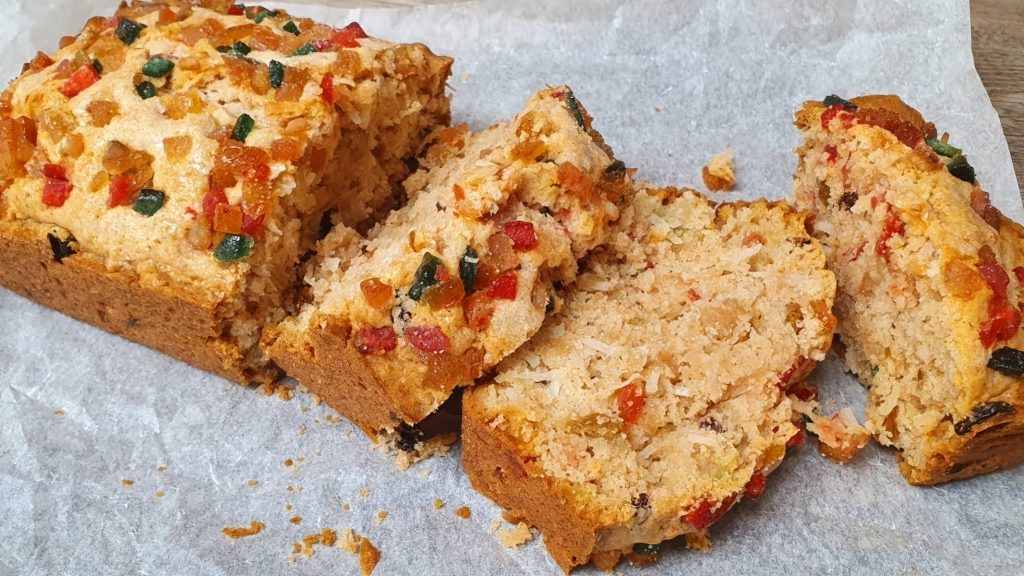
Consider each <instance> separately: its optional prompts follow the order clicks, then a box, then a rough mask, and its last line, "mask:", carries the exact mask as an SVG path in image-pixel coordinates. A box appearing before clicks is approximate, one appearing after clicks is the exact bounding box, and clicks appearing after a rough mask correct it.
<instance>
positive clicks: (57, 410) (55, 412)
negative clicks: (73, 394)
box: [53, 408, 67, 416]
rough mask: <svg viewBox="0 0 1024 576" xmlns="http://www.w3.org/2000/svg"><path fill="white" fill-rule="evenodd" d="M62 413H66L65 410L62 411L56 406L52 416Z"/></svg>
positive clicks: (61, 414)
mask: <svg viewBox="0 0 1024 576" xmlns="http://www.w3.org/2000/svg"><path fill="white" fill-rule="evenodd" d="M64 414H67V412H64V411H63V410H61V409H60V408H57V409H56V410H54V411H53V415H54V416H63V415H64Z"/></svg>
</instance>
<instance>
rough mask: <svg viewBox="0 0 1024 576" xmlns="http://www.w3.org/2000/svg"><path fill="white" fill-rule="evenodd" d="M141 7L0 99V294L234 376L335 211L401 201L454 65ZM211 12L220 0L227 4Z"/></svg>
mask: <svg viewBox="0 0 1024 576" xmlns="http://www.w3.org/2000/svg"><path fill="white" fill-rule="evenodd" d="M208 4H211V8H203V7H200V6H193V5H192V4H190V3H188V2H171V3H167V4H160V3H150V2H136V3H135V4H133V5H131V6H122V7H121V8H120V9H119V10H118V11H117V13H116V15H115V16H114V17H113V18H101V17H96V18H92V19H90V20H89V21H88V23H87V24H86V25H85V27H84V28H83V30H82V31H81V33H80V34H78V35H77V36H76V37H71V38H68V39H66V41H64V42H62V48H61V49H60V50H59V51H58V52H57V53H55V54H53V55H50V56H48V55H45V54H42V53H40V54H39V55H37V56H36V58H35V59H34V60H33V61H32V62H30V63H29V64H28V65H26V69H25V71H24V73H23V74H22V75H21V77H19V78H18V79H16V80H15V81H14V82H13V83H12V84H11V86H10V87H8V89H7V90H6V91H4V92H3V94H2V96H0V156H2V158H0V284H2V285H3V286H5V287H7V288H9V289H11V290H13V291H15V292H17V293H19V294H22V295H24V296H28V297H30V298H33V299H35V300H37V301H39V302H40V303H42V304H44V305H47V306H50V307H53V308H55V309H57V310H59V311H62V312H64V313H66V314H68V315H71V316H74V317H76V318H79V319H82V320H84V321H87V322H89V323H92V324H95V325H97V326H100V327H102V328H105V329H107V330H109V331H111V332H114V333H117V334H121V335H123V336H126V337H128V338H131V339H133V340H136V341H139V342H141V343H143V344H146V345H148V346H151V347H154V348H157V349H159V350H162V351H164V352H167V353H169V354H171V355H174V356H176V357H178V358H180V359H182V360H185V361H187V362H190V363H193V364H195V365H197V366H199V367H201V368H205V369H207V370H210V371H212V372H216V373H218V374H220V375H222V376H225V377H227V378H230V379H233V380H236V381H239V382H251V381H266V380H268V379H271V378H274V377H275V376H276V374H277V370H276V369H275V368H274V367H273V366H272V365H271V364H270V363H269V361H268V358H267V357H266V356H265V355H264V354H263V353H262V351H261V349H260V348H259V346H258V345H257V344H258V342H259V338H260V332H261V328H262V326H263V325H265V324H266V323H268V322H277V321H280V320H281V319H282V318H283V317H284V316H285V315H286V314H288V313H290V312H293V311H294V300H295V292H296V291H295V289H294V287H295V286H296V284H297V283H298V282H299V281H300V278H299V264H300V262H301V260H302V259H303V258H304V255H305V254H306V253H307V252H308V251H309V250H311V249H312V248H313V247H314V245H315V243H316V241H317V239H318V238H319V236H320V228H321V221H322V220H323V219H324V218H325V215H329V216H330V217H333V219H334V220H335V221H337V222H340V223H342V224H344V225H348V226H357V225H360V224H363V223H364V222H365V221H367V220H368V219H371V218H373V217H374V216H375V215H377V214H378V213H379V212H380V211H381V210H384V209H386V208H389V207H390V204H391V203H392V197H393V194H394V192H395V190H396V188H395V187H396V186H397V185H398V183H399V182H400V181H401V179H403V178H404V177H405V175H406V174H407V173H408V171H409V169H408V167H407V166H406V163H405V162H404V160H405V159H407V158H408V157H410V156H412V155H413V154H414V153H415V152H416V150H417V149H418V148H419V146H420V143H421V141H422V139H423V137H424V136H425V135H426V134H427V133H428V132H429V131H430V130H432V129H433V128H435V127H437V126H438V125H446V124H447V122H448V99H447V97H446V96H445V87H444V83H445V80H446V78H447V76H448V72H449V68H450V65H451V61H450V59H447V58H442V57H437V56H434V55H433V54H431V53H430V51H429V50H428V49H426V48H425V47H424V46H421V45H396V44H391V43H389V42H385V41H382V40H378V39H375V38H369V37H367V36H366V34H365V33H363V32H362V29H361V28H359V26H358V24H352V25H350V26H347V27H345V28H343V29H340V30H337V29H334V28H331V27H330V26H326V25H324V24H318V23H316V22H313V21H311V20H308V19H304V18H293V17H290V16H289V15H288V14H287V13H285V12H283V11H274V12H270V11H266V10H264V9H262V8H259V7H249V8H246V9H244V10H243V9H241V8H239V7H232V5H231V4H230V3H224V2H217V3H212V2H211V3H208ZM213 4H217V5H221V6H220V8H219V9H214V8H213V7H212V5H213Z"/></svg>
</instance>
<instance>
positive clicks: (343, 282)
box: [268, 87, 629, 438]
mask: <svg viewBox="0 0 1024 576" xmlns="http://www.w3.org/2000/svg"><path fill="white" fill-rule="evenodd" d="M432 141H433V142H434V145H433V146H431V147H430V148H428V150H427V151H426V152H425V153H424V154H423V159H422V163H423V168H424V169H423V170H422V171H421V172H419V173H417V174H415V175H413V176H411V177H410V179H409V181H408V182H407V184H406V187H407V192H408V195H409V198H410V200H409V204H408V205H407V206H405V207H404V208H402V209H400V210H398V211H396V212H394V213H392V214H391V215H390V216H389V217H388V219H387V220H386V221H385V222H384V223H382V224H381V225H380V226H379V227H378V228H376V229H374V230H373V231H371V233H370V234H369V236H368V238H367V239H366V240H365V241H361V242H360V241H358V240H356V239H354V238H352V236H351V235H350V234H349V233H348V232H346V231H344V230H343V231H338V232H335V233H332V234H331V235H329V236H328V237H327V238H325V239H324V241H323V242H322V243H321V246H320V249H319V250H318V252H319V254H318V256H317V261H318V266H317V267H316V268H314V269H312V270H311V271H310V272H309V274H307V282H308V283H309V285H310V287H311V293H312V301H311V302H310V303H309V305H307V306H305V307H304V308H303V310H302V312H301V314H299V315H298V317H297V318H294V319H289V320H286V321H285V322H283V323H282V324H281V325H280V327H279V329H278V330H276V331H275V333H274V334H272V335H270V336H269V337H268V346H269V348H270V353H271V355H272V356H273V358H274V360H275V361H276V362H278V363H279V364H280V365H281V366H282V367H283V368H284V369H285V370H286V371H287V372H288V373H289V374H291V375H292V376H295V377H296V378H297V379H298V380H299V381H301V382H302V383H303V384H305V385H306V386H308V387H309V388H310V389H311V390H313V391H314V392H316V393H317V394H319V395H320V396H321V397H322V398H323V399H324V400H325V401H326V402H327V403H328V404H330V405H331V406H332V407H334V408H335V409H336V410H338V411H340V412H341V413H343V414H344V415H346V416H347V417H348V418H349V419H351V420H352V421H353V422H355V423H357V424H358V425H359V426H360V427H361V428H362V429H363V430H364V431H366V432H367V433H368V434H370V435H371V436H373V437H375V438H376V437H378V435H379V434H380V433H381V432H384V433H385V434H389V433H394V432H395V431H400V430H404V429H405V428H406V427H408V426H411V425H415V424H416V423H418V422H420V421H421V420H423V419H424V418H425V417H426V416H427V415H429V414H430V413H431V412H433V411H434V410H435V409H436V408H437V407H438V406H440V405H441V403H442V402H443V401H444V400H445V399H446V398H448V397H449V396H450V395H451V393H452V391H453V389H455V388H456V387H459V386H464V385H467V384H470V383H472V382H473V381H474V379H475V378H477V377H479V376H480V374H481V373H482V372H483V371H485V370H487V369H488V368H490V367H492V366H494V365H495V364H496V363H497V362H499V361H500V360H501V359H503V358H504V357H505V356H507V355H508V354H510V353H511V352H513V351H514V350H515V349H516V348H518V347H519V346H520V345H522V344H523V342H525V341H526V340H527V339H528V338H530V337H531V336H532V335H533V334H534V333H535V332H536V331H537V329H538V328H539V327H540V325H541V323H542V322H543V321H544V319H545V317H546V316H547V314H548V313H549V312H550V310H551V309H552V308H553V307H554V306H556V303H557V302H556V300H557V294H556V292H557V287H558V286H564V285H567V284H569V283H571V282H572V281H573V280H574V279H575V277H576V273H577V265H576V262H577V260H578V259H579V258H581V257H582V256H583V255H585V254H586V253H587V252H588V251H589V250H590V249H592V248H593V247H594V246H596V245H598V244H599V243H600V242H601V241H602V240H603V239H604V235H605V229H606V227H607V224H608V222H610V221H612V220H614V219H615V218H616V217H617V214H618V211H617V208H616V206H615V203H614V201H615V200H616V199H617V196H618V195H619V194H620V191H621V190H623V189H624V188H625V186H626V183H627V181H628V178H629V175H628V173H627V170H626V169H625V167H624V166H623V165H622V163H621V162H616V161H615V160H614V158H613V157H612V156H611V154H610V152H609V151H608V150H607V148H606V147H605V146H604V145H603V142H602V140H601V138H600V135H599V134H598V133H597V132H595V131H594V130H593V128H592V126H591V119H590V117H589V116H588V115H587V114H586V112H585V110H584V109H583V108H582V107H581V106H580V104H579V103H578V102H577V100H576V98H575V96H574V95H573V93H572V92H571V91H570V90H569V89H568V88H564V87H563V88H552V89H547V90H544V91H542V92H540V93H538V94H536V95H534V96H533V97H532V98H530V99H529V101H528V102H527V104H526V107H525V109H524V110H523V112H522V113H520V114H519V116H517V117H516V118H515V119H513V120H512V121H510V122H507V123H504V124H498V125H495V126H492V127H491V128H489V129H487V130H485V131H483V132H480V133H476V134H468V133H466V131H465V129H464V127H454V128H450V129H446V130H442V131H441V132H440V133H438V134H435V135H434V136H433V137H432ZM353 254H354V255H355V256H354V257H353Z"/></svg>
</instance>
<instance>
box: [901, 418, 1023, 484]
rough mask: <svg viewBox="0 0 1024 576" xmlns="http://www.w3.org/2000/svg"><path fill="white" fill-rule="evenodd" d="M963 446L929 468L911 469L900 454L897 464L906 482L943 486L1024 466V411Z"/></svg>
mask: <svg viewBox="0 0 1024 576" xmlns="http://www.w3.org/2000/svg"><path fill="white" fill-rule="evenodd" d="M990 422H991V423H990V425H989V426H988V427H986V428H984V429H980V430H978V431H976V432H974V435H973V437H971V438H970V439H969V440H967V441H966V442H963V443H959V442H957V443H955V445H951V446H949V450H948V451H946V452H939V453H936V454H933V455H932V456H931V458H929V460H928V466H927V467H926V468H913V467H911V466H909V465H908V464H907V463H906V462H904V461H903V459H902V458H901V457H900V455H899V454H897V456H896V461H897V462H898V463H899V465H900V472H902V473H903V477H904V478H906V479H907V482H909V483H911V484H914V485H919V486H923V485H930V484H941V483H943V482H950V481H953V480H964V479H966V478H970V477H972V476H978V475H979V474H988V473H989V472H996V471H998V470H1004V469H1006V468H1012V467H1014V466H1017V465H1018V464H1021V463H1024V410H1022V409H1020V408H1019V407H1018V409H1017V411H1016V412H1015V413H1014V414H1011V415H1006V416H1004V417H1001V418H999V419H994V420H992V421H990Z"/></svg>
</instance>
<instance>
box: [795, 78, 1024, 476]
mask: <svg viewBox="0 0 1024 576" xmlns="http://www.w3.org/2000/svg"><path fill="white" fill-rule="evenodd" d="M796 125H797V127H798V128H799V130H800V131H801V132H802V134H803V138H804V141H803V144H802V145H801V146H800V148H799V149H798V150H797V155H798V157H799V167H798V170H797V174H796V178H795V185H794V186H795V189H794V193H795V195H796V197H797V200H798V202H799V203H800V204H801V205H802V206H803V207H805V208H806V209H807V210H809V211H812V212H813V213H815V215H816V233H817V235H818V237H819V238H820V240H821V242H822V243H823V244H824V245H825V247H826V253H827V254H828V259H829V265H830V267H831V269H832V270H833V271H834V272H835V274H836V276H837V280H838V284H839V295H838V296H837V299H836V315H837V317H838V319H839V325H838V328H837V332H838V333H839V334H840V338H841V342H842V345H841V346H840V347H839V348H840V350H839V351H840V352H841V353H842V355H843V356H844V358H845V362H846V365H847V366H848V367H849V368H850V370H852V371H853V372H854V373H855V374H856V375H857V376H858V377H859V379H860V381H861V382H862V383H863V384H864V386H866V387H867V388H868V399H867V408H866V412H867V413H866V421H867V427H868V428H869V429H870V430H871V432H872V434H873V435H874V436H875V437H876V438H877V439H878V441H879V442H881V443H882V444H884V445H887V446H892V447H894V448H895V449H896V450H897V459H898V461H899V465H900V470H901V471H902V472H903V475H904V477H906V479H907V481H908V482H910V483H912V484H935V483H938V482H945V481H948V480H956V479H960V478H968V477H971V476H974V475H977V474H983V473H986V472H991V471H994V470H998V469H1001V468H1005V467H1007V466H1012V465H1015V464H1017V463H1019V462H1021V460H1024V392H1022V390H1024V389H1022V387H1021V376H1022V375H1024V334H1021V332H1020V330H1019V328H1020V302H1021V299H1022V297H1024V229H1022V228H1021V226H1019V225H1018V224H1016V223H1014V222H1012V221H1010V220H1008V219H1007V218H1006V217H1004V216H1003V215H1002V214H1001V213H1000V212H999V210H997V209H996V208H995V207H993V206H992V204H991V203H990V201H989V197H988V194H987V193H985V192H984V191H983V190H982V188H981V187H980V185H979V183H978V181H977V180H976V178H975V174H974V169H973V168H972V167H971V165H970V163H969V162H968V161H967V158H966V157H965V156H964V154H963V152H962V151H961V150H959V149H957V148H955V147H954V146H953V143H952V142H951V141H950V140H949V138H948V135H946V134H944V135H942V137H938V135H937V131H936V129H935V126H934V125H933V124H931V123H930V122H926V121H925V120H924V118H922V116H921V114H920V113H918V112H917V111H916V110H914V109H913V108H911V107H910V106H908V105H907V104H905V103H904V102H903V101H902V100H900V99H899V98H898V97H896V96H865V97H861V98H854V99H852V100H850V101H846V100H843V99H841V98H838V97H835V96H830V97H828V98H826V99H825V101H824V102H807V103H805V104H804V106H803V108H802V109H801V110H800V111H798V112H797V113H796Z"/></svg>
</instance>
